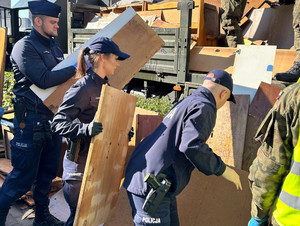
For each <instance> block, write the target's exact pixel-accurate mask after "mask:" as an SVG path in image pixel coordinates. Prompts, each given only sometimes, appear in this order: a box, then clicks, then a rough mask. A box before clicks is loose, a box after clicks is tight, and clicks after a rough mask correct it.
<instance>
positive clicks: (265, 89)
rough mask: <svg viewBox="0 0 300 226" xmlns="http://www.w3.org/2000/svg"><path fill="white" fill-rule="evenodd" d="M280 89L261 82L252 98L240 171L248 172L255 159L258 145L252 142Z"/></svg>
mask: <svg viewBox="0 0 300 226" xmlns="http://www.w3.org/2000/svg"><path fill="white" fill-rule="evenodd" d="M281 90H282V89H281V88H279V87H277V86H274V85H270V84H267V83H265V82H262V83H261V84H260V86H259V88H258V90H257V92H256V94H255V96H254V98H253V101H252V103H251V105H250V107H249V115H248V119H247V129H246V134H247V136H246V138H245V145H244V155H243V166H242V169H243V170H245V171H249V167H250V166H251V164H252V162H253V160H254V159H255V157H256V154H257V150H258V148H259V146H260V143H259V142H257V141H255V140H254V136H255V134H256V132H257V129H258V127H259V126H260V124H261V122H262V121H263V119H264V118H265V116H266V115H267V114H268V112H269V110H270V109H271V108H272V107H273V105H274V103H275V102H276V97H277V96H278V94H279V93H280V91H281Z"/></svg>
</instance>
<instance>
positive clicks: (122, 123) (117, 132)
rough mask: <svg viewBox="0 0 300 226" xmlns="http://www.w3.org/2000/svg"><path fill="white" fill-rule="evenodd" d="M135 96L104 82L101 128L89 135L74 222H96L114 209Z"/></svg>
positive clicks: (100, 104)
mask: <svg viewBox="0 0 300 226" xmlns="http://www.w3.org/2000/svg"><path fill="white" fill-rule="evenodd" d="M136 100H137V98H136V97H135V96H132V95H129V94H126V93H124V92H122V91H120V90H117V89H115V88H112V87H109V86H104V87H103V90H102V93H101V97H100V101H99V106H98V110H97V113H96V116H95V121H98V122H102V124H103V132H102V133H100V134H98V135H97V136H95V137H93V138H92V141H91V144H90V148H89V153H88V157H87V162H86V167H85V171H84V176H83V180H82V186H81V191H80V195H79V200H78V207H77V211H76V218H75V222H74V225H77V226H81V225H89V226H93V225H95V226H98V225H99V224H101V223H104V222H106V221H108V220H109V219H110V218H111V216H112V215H113V213H114V210H115V208H116V202H117V200H118V193H119V188H120V183H121V178H122V175H123V171H124V164H125V158H126V155H127V148H128V132H129V131H130V129H131V125H132V120H133V115H134V111H135V105H136ZM112 103H113V104H112Z"/></svg>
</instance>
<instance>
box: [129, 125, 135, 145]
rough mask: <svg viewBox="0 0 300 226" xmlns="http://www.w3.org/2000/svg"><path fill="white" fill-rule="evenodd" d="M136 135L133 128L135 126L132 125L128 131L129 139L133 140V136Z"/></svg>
mask: <svg viewBox="0 0 300 226" xmlns="http://www.w3.org/2000/svg"><path fill="white" fill-rule="evenodd" d="M133 136H134V130H133V127H131V130H130V131H129V133H128V140H129V142H130V141H131V138H132V137H133Z"/></svg>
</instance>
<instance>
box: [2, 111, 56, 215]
mask: <svg viewBox="0 0 300 226" xmlns="http://www.w3.org/2000/svg"><path fill="white" fill-rule="evenodd" d="M48 120H49V118H47V117H46V116H43V115H40V114H29V115H27V116H26V118H25V124H26V126H25V128H24V129H20V128H19V123H18V122H17V121H16V119H14V138H13V140H12V141H11V162H12V165H13V167H14V168H13V170H12V172H11V173H10V174H9V175H8V176H7V178H6V180H5V181H4V183H3V186H2V188H1V190H0V213H1V212H2V213H5V212H7V211H8V210H9V208H10V205H11V204H12V203H13V202H14V201H15V200H17V199H18V198H20V197H21V196H22V195H23V194H25V193H26V192H27V191H28V190H30V188H32V190H33V199H34V201H35V203H36V205H48V203H49V193H50V189H51V182H52V180H53V179H54V178H55V177H56V175H57V171H58V167H59V158H60V154H61V137H60V136H58V135H55V134H51V133H50V136H49V133H48V137H47V139H38V140H39V141H40V143H39V145H36V142H35V143H34V142H33V140H34V135H35V134H36V133H34V129H36V128H37V127H36V125H37V124H40V123H42V122H43V123H45V122H46V124H47V125H48V124H49V123H48ZM47 128H48V127H47ZM49 128H50V127H49ZM35 131H36V130H35ZM42 134H43V133H42ZM36 138H37V137H35V139H36ZM38 138H39V137H38Z"/></svg>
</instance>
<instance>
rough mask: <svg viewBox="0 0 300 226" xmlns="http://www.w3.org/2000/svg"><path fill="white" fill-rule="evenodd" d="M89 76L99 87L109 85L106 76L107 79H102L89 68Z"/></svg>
mask: <svg viewBox="0 0 300 226" xmlns="http://www.w3.org/2000/svg"><path fill="white" fill-rule="evenodd" d="M86 74H87V75H88V76H90V77H91V78H92V79H93V80H94V81H95V83H96V85H97V86H102V85H104V84H107V85H109V83H108V78H107V77H106V76H105V78H101V77H100V76H99V75H98V74H96V73H95V72H94V71H93V70H92V68H89V69H88V70H87V72H86Z"/></svg>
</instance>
